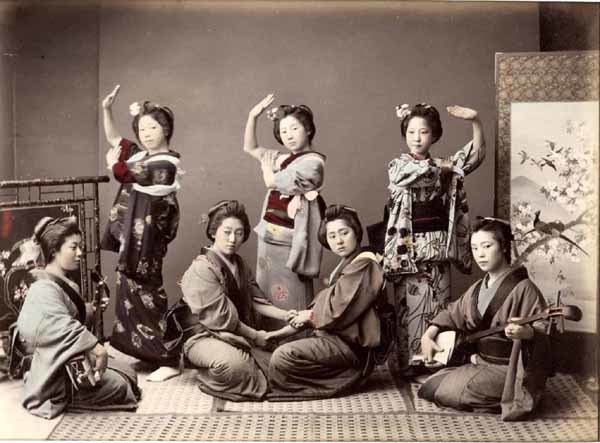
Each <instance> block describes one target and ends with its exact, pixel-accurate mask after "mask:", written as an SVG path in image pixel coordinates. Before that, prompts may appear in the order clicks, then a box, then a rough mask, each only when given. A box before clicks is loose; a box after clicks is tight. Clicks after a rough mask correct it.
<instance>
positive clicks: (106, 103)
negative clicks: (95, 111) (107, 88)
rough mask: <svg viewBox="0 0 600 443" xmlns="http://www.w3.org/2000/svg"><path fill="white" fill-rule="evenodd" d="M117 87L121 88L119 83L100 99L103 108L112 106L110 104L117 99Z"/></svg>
mask: <svg viewBox="0 0 600 443" xmlns="http://www.w3.org/2000/svg"><path fill="white" fill-rule="evenodd" d="M119 89H121V85H117V86H115V89H113V90H112V92H111V93H110V94H108V95H107V96H106V97H104V100H102V108H103V109H110V108H112V105H113V103H114V102H115V100H116V99H117V95H118V94H119Z"/></svg>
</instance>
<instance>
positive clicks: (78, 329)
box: [17, 281, 98, 363]
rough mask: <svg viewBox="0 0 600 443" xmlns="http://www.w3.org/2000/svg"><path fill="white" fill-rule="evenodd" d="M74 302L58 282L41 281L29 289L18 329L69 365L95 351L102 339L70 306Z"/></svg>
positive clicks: (22, 334)
mask: <svg viewBox="0 0 600 443" xmlns="http://www.w3.org/2000/svg"><path fill="white" fill-rule="evenodd" d="M67 303H72V302H71V301H70V300H67V296H66V295H65V294H64V293H63V291H62V290H61V289H60V288H58V286H56V285H55V284H54V283H51V282H49V281H48V282H47V281H37V282H35V283H34V284H33V285H31V287H30V288H29V291H28V293H27V298H26V299H25V304H24V306H23V309H22V310H21V313H20V315H19V318H18V320H17V327H18V329H19V334H20V335H21V337H22V338H24V339H25V340H26V341H27V342H28V344H30V345H32V346H33V347H34V348H36V349H38V350H39V349H40V348H42V349H48V350H50V349H52V352H51V355H54V356H55V357H56V358H60V361H61V362H63V363H64V362H66V361H67V360H69V359H70V358H71V357H73V356H75V355H77V354H79V353H82V352H85V351H87V350H90V349H92V348H93V347H94V346H95V345H96V343H98V339H97V338H96V337H95V336H94V334H92V333H91V332H90V331H89V330H88V329H87V328H86V327H85V326H84V325H83V324H82V323H81V322H80V321H79V320H77V319H76V318H75V317H74V314H73V312H71V311H70V310H69V308H68V306H67Z"/></svg>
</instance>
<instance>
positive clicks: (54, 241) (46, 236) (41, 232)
mask: <svg viewBox="0 0 600 443" xmlns="http://www.w3.org/2000/svg"><path fill="white" fill-rule="evenodd" d="M75 234H78V235H82V234H81V229H79V225H78V224H77V220H76V219H75V217H64V218H52V217H44V218H42V219H41V220H40V221H39V222H38V223H37V225H35V228H34V229H33V238H34V240H35V241H36V242H37V243H38V244H39V245H40V247H41V249H42V254H43V255H44V260H45V262H46V264H49V263H51V262H52V260H54V257H55V255H56V253H57V252H58V251H59V250H60V248H61V247H62V245H63V244H64V242H65V240H66V239H67V237H70V236H71V235H75Z"/></svg>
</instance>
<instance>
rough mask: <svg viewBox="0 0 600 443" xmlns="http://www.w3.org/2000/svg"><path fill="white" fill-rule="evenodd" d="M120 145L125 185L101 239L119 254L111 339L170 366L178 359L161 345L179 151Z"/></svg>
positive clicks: (118, 171)
mask: <svg viewBox="0 0 600 443" xmlns="http://www.w3.org/2000/svg"><path fill="white" fill-rule="evenodd" d="M120 146H121V156H120V158H119V160H120V161H119V162H118V163H116V164H115V165H114V166H113V173H114V176H115V178H116V179H117V180H118V181H119V182H121V188H120V189H119V192H118V194H117V197H116V199H115V203H114V205H113V206H112V208H111V210H110V214H109V222H108V225H107V228H106V232H105V234H104V238H103V239H102V242H101V247H102V248H103V249H106V250H109V251H114V252H117V253H118V255H119V257H118V264H117V297H116V302H117V303H116V318H115V322H114V325H113V331H112V336H111V340H110V343H111V345H112V346H114V347H115V348H116V349H118V350H120V351H121V352H124V353H125V354H128V355H131V356H133V357H136V358H138V359H140V360H144V361H149V362H155V363H158V364H169V363H170V362H172V361H173V359H174V357H173V356H171V355H170V354H169V352H168V351H167V350H166V349H165V347H164V345H163V343H162V335H163V333H164V321H162V320H163V316H164V314H165V313H166V311H167V306H168V300H167V294H166V293H165V290H164V289H163V286H162V285H163V279H162V265H163V258H164V256H165V255H166V253H167V245H168V244H169V243H170V242H171V241H173V239H174V238H175V236H176V234H177V228H178V224H179V205H178V203H177V198H176V196H175V195H176V191H177V190H178V189H179V188H180V185H179V181H178V165H179V154H177V153H176V152H173V151H169V152H167V153H157V154H152V155H149V154H148V152H147V151H145V150H141V149H140V148H139V147H138V146H137V145H136V144H135V143H133V142H131V141H129V140H126V139H122V140H121V142H120Z"/></svg>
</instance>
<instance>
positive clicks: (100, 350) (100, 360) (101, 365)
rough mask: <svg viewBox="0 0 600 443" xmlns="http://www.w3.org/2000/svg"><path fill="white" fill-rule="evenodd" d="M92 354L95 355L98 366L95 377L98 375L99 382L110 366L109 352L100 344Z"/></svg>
mask: <svg viewBox="0 0 600 443" xmlns="http://www.w3.org/2000/svg"><path fill="white" fill-rule="evenodd" d="M92 354H94V358H95V360H96V364H95V365H94V375H95V374H98V376H97V379H98V380H99V379H100V378H101V377H102V375H103V374H104V372H105V371H106V367H107V366H108V352H107V351H106V348H105V347H104V346H102V345H101V344H100V343H96V346H94V349H92Z"/></svg>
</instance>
